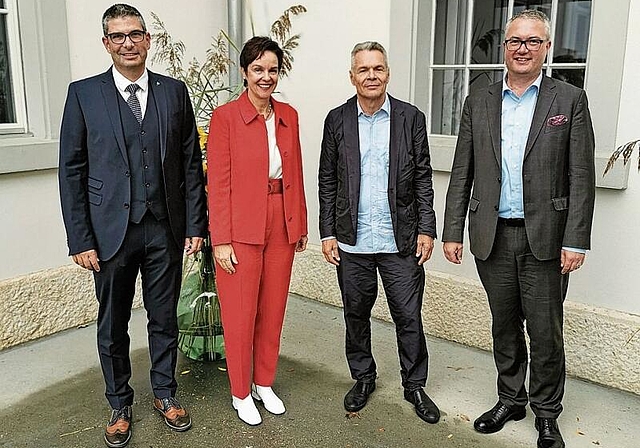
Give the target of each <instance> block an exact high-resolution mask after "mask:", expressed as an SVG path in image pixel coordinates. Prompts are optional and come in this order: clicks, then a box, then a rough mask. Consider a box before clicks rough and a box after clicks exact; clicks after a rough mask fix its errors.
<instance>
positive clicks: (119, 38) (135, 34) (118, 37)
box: [107, 30, 147, 45]
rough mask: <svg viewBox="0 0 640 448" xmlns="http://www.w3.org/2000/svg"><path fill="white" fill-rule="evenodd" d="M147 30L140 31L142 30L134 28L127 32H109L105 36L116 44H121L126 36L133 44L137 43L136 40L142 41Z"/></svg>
mask: <svg viewBox="0 0 640 448" xmlns="http://www.w3.org/2000/svg"><path fill="white" fill-rule="evenodd" d="M146 35H147V32H146V31H142V30H135V31H131V32H130V33H128V34H125V33H109V34H107V37H108V38H109V40H110V41H111V42H112V43H114V44H116V45H122V44H123V43H124V41H125V40H127V37H128V38H129V40H130V41H131V42H133V43H134V44H137V43H138V42H142V41H143V40H144V38H145V37H146Z"/></svg>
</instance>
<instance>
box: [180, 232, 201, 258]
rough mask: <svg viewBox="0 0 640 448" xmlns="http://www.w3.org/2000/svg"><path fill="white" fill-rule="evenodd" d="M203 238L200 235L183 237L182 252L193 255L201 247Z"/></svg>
mask: <svg viewBox="0 0 640 448" xmlns="http://www.w3.org/2000/svg"><path fill="white" fill-rule="evenodd" d="M203 241H204V238H202V237H200V236H191V237H187V238H185V239H184V252H185V253H186V254H187V255H193V254H195V253H197V252H198V251H200V249H202V242H203Z"/></svg>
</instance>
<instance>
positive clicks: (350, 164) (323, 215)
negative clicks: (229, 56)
mask: <svg viewBox="0 0 640 448" xmlns="http://www.w3.org/2000/svg"><path fill="white" fill-rule="evenodd" d="M349 76H350V78H351V83H352V84H353V85H354V86H355V88H356V95H355V96H354V97H352V98H351V99H349V100H348V101H347V102H346V103H345V104H343V105H342V106H340V107H337V108H336V109H333V110H332V111H331V112H329V114H328V115H327V118H326V120H325V124H324V135H323V139H322V151H321V155H320V168H319V174H318V194H319V197H320V237H321V238H322V252H323V254H324V257H325V259H326V260H327V261H328V262H329V263H331V264H333V265H335V266H336V267H337V271H338V283H339V285H340V290H341V293H342V302H343V304H344V319H345V324H346V355H347V361H348V363H349V369H350V370H351V376H352V378H353V379H354V380H356V384H355V385H354V386H353V387H352V388H351V390H350V391H349V392H348V393H347V395H346V396H345V398H344V407H345V409H346V410H347V411H350V412H356V411H359V410H360V409H362V408H363V407H364V406H365V405H366V403H367V399H368V397H369V395H370V394H371V393H372V392H373V391H374V389H375V380H376V363H375V361H374V359H373V355H372V353H371V309H372V307H373V305H374V302H375V300H376V297H377V293H378V283H377V275H376V273H377V272H379V273H380V277H381V278H382V284H383V286H384V289H385V293H386V296H387V300H388V303H389V311H390V312H391V317H392V318H393V321H394V322H395V324H396V334H397V340H398V353H399V356H400V366H401V370H400V374H401V377H402V385H403V387H404V397H405V399H406V400H407V401H409V402H411V403H412V404H413V405H414V406H415V410H416V413H417V414H418V416H419V417H420V418H421V419H423V420H425V421H427V422H429V423H436V422H437V421H438V420H439V418H440V412H439V410H438V408H437V406H436V405H435V404H434V403H433V401H431V399H430V398H429V397H428V396H427V394H426V393H425V392H424V390H423V388H424V386H425V384H426V380H427V368H428V353H427V345H426V341H425V335H424V330H423V326H422V314H421V309H422V295H423V291H424V281H425V276H424V268H423V266H422V265H423V263H424V262H425V261H427V260H428V259H429V258H430V257H431V252H432V250H433V240H434V238H435V237H436V220H435V213H434V211H433V188H432V181H431V174H432V171H431V165H430V158H429V147H428V143H427V133H426V125H425V116H424V114H423V113H422V112H420V111H419V110H418V109H417V108H416V107H414V106H412V105H410V104H408V103H405V102H403V101H399V100H397V99H395V98H393V97H391V96H390V95H387V93H386V88H387V83H388V81H389V67H388V63H387V53H386V51H385V49H384V47H382V45H380V44H379V43H377V42H363V43H360V44H357V45H356V46H355V47H354V49H353V51H352V52H351V70H350V72H349Z"/></svg>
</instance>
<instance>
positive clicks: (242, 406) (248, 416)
mask: <svg viewBox="0 0 640 448" xmlns="http://www.w3.org/2000/svg"><path fill="white" fill-rule="evenodd" d="M231 406H233V409H235V410H236V411H237V412H238V418H240V420H242V421H243V422H245V423H246V424H247V425H251V426H256V425H259V424H260V423H262V417H260V413H259V412H258V408H257V407H256V404H255V403H254V402H253V398H251V394H249V395H247V396H246V398H244V399H241V398H238V397H234V396H232V397H231Z"/></svg>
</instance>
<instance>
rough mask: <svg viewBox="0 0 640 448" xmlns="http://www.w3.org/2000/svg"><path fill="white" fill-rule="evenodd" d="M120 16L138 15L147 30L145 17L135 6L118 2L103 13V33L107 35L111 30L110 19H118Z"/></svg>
mask: <svg viewBox="0 0 640 448" xmlns="http://www.w3.org/2000/svg"><path fill="white" fill-rule="evenodd" d="M120 17H136V18H137V19H138V20H140V25H142V31H147V26H146V25H145V23H144V17H142V14H140V11H138V10H137V9H136V8H134V7H133V6H130V5H127V4H124V3H116V4H115V5H113V6H111V7H109V9H107V10H106V11H105V12H104V14H102V33H103V34H104V35H105V36H106V35H107V33H108V32H109V20H111V19H117V18H120Z"/></svg>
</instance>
